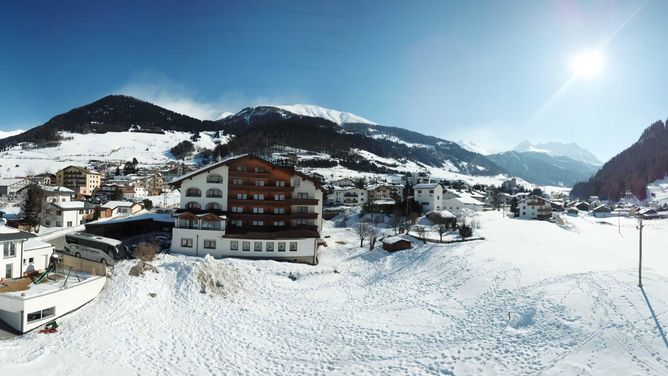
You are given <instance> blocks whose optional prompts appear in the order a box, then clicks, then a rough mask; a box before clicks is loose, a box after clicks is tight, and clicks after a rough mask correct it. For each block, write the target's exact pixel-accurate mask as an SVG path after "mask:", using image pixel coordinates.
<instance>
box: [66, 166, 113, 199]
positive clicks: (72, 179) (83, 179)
mask: <svg viewBox="0 0 668 376" xmlns="http://www.w3.org/2000/svg"><path fill="white" fill-rule="evenodd" d="M101 183H102V174H100V173H98V172H94V171H91V170H89V169H87V168H85V167H79V166H68V167H65V168H64V169H62V170H60V171H58V172H57V173H56V185H61V186H63V187H67V188H69V189H72V190H74V192H75V193H76V195H77V196H90V195H92V194H93V192H94V191H95V190H96V189H97V188H99V187H100V184H101Z"/></svg>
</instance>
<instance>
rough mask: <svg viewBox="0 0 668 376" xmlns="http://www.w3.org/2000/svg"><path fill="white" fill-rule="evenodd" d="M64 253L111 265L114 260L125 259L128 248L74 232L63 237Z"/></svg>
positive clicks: (87, 234)
mask: <svg viewBox="0 0 668 376" xmlns="http://www.w3.org/2000/svg"><path fill="white" fill-rule="evenodd" d="M63 251H64V253H67V254H69V255H72V256H76V257H81V258H85V259H88V260H93V261H97V262H101V263H103V264H108V265H112V264H114V261H115V260H118V259H120V258H125V257H127V255H128V252H129V251H128V248H127V247H126V246H125V245H124V244H123V243H122V242H121V241H120V240H116V239H111V238H105V237H102V236H97V235H93V234H89V233H86V232H74V233H71V234H67V235H65V249H64V250H63Z"/></svg>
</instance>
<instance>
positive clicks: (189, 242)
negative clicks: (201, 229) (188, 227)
mask: <svg viewBox="0 0 668 376" xmlns="http://www.w3.org/2000/svg"><path fill="white" fill-rule="evenodd" d="M181 247H183V248H192V247H193V240H192V239H186V238H182V239H181Z"/></svg>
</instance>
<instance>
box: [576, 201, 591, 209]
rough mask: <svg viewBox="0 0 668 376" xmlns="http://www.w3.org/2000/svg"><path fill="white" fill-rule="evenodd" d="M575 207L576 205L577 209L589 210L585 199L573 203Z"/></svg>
mask: <svg viewBox="0 0 668 376" xmlns="http://www.w3.org/2000/svg"><path fill="white" fill-rule="evenodd" d="M575 207H576V208H577V209H578V210H582V211H589V207H590V205H589V203H588V202H586V201H579V202H576V203H575Z"/></svg>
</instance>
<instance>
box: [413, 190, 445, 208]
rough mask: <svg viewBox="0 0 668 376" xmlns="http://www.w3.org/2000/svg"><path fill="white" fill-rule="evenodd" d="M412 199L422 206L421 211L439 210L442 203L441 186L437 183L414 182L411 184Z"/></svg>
mask: <svg viewBox="0 0 668 376" xmlns="http://www.w3.org/2000/svg"><path fill="white" fill-rule="evenodd" d="M413 197H414V198H413V199H414V200H415V201H416V202H417V203H418V204H420V205H421V206H422V212H423V213H426V212H429V211H433V210H441V209H442V205H443V202H442V201H443V186H441V185H440V184H438V183H425V184H416V185H414V186H413Z"/></svg>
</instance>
